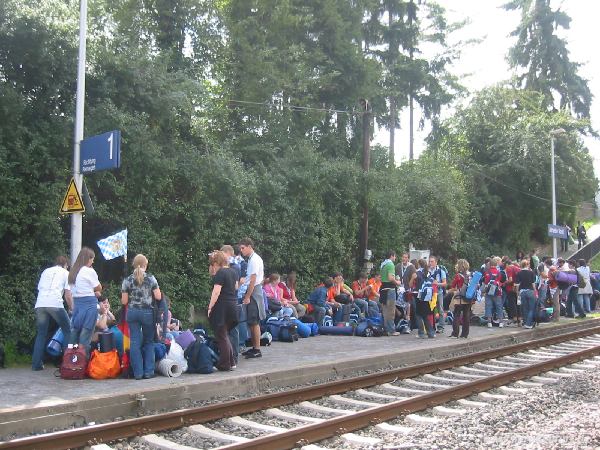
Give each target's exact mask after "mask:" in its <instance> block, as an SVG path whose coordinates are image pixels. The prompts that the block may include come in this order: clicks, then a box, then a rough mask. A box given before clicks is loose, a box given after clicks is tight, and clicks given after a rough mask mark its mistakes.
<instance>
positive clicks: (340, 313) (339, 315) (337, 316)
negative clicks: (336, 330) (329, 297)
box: [332, 305, 344, 325]
mask: <svg viewBox="0 0 600 450" xmlns="http://www.w3.org/2000/svg"><path fill="white" fill-rule="evenodd" d="M332 309H333V308H332ZM343 318H344V309H343V308H342V305H340V307H339V308H338V309H336V310H335V311H333V317H332V319H333V324H334V325H335V324H338V323H340V322H341V321H342V319H343Z"/></svg>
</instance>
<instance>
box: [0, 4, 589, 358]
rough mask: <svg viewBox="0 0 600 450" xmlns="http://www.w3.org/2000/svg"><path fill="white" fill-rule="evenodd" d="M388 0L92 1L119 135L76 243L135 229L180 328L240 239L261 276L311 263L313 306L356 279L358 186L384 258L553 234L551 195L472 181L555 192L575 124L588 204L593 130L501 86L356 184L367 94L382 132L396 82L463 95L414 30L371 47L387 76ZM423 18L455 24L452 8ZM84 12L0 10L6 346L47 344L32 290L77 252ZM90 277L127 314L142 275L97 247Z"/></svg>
mask: <svg viewBox="0 0 600 450" xmlns="http://www.w3.org/2000/svg"><path fill="white" fill-rule="evenodd" d="M384 3H386V2H379V1H374V0H363V1H355V2H354V1H353V2H348V1H345V0H311V1H306V0H278V1H275V0H269V1H258V0H202V1H200V0H198V1H193V0H176V1H170V2H167V1H160V0H143V1H132V0H117V1H110V2H109V1H105V0H94V1H90V11H89V30H90V31H89V39H88V70H87V80H86V83H87V89H86V111H85V136H86V137H87V136H92V135H95V134H98V133H101V132H104V131H107V130H113V129H119V130H121V131H122V136H123V142H122V158H121V159H122V167H121V168H120V170H118V171H111V172H99V173H94V174H90V175H88V176H86V177H85V178H86V183H87V186H88V188H89V191H90V193H91V197H92V200H93V202H94V204H95V207H96V212H95V214H93V215H90V214H87V215H85V216H84V224H83V242H84V245H88V246H90V247H92V248H94V249H95V250H96V251H97V247H96V244H95V243H96V241H97V240H99V239H101V238H104V237H106V236H108V235H109V234H112V233H114V232H115V231H118V230H121V229H122V228H125V227H127V228H128V230H129V243H128V244H129V256H130V257H132V256H133V255H135V254H136V253H140V252H141V253H144V254H146V255H147V256H148V258H149V260H150V268H149V270H150V271H151V272H153V273H154V274H155V275H156V276H157V278H158V281H159V283H160V285H161V288H162V290H163V291H164V292H165V293H167V295H169V296H170V297H171V299H172V301H173V309H174V314H175V315H176V316H179V317H181V318H186V317H187V315H188V313H187V312H188V309H189V307H190V306H192V305H193V306H195V307H197V308H202V307H204V306H205V305H206V303H207V300H208V295H209V290H210V280H209V277H208V273H207V257H206V255H207V253H208V252H209V251H211V250H213V249H215V248H217V247H219V246H221V245H222V244H224V243H236V242H237V241H238V240H239V239H240V238H242V237H244V236H250V237H252V238H253V239H254V240H255V241H256V243H257V251H258V253H259V254H261V255H262V256H263V258H264V260H265V264H266V271H267V272H272V271H278V272H282V273H285V272H287V271H289V270H292V269H293V270H296V271H298V272H299V275H300V292H301V294H302V295H305V294H306V293H307V292H308V290H309V289H310V288H311V287H312V286H313V285H314V283H315V282H316V281H317V280H318V279H319V278H321V277H322V276H323V275H325V274H327V273H331V272H332V271H334V270H340V269H341V270H343V271H344V273H346V274H347V276H348V278H350V277H352V276H354V274H355V273H356V271H357V269H358V265H357V260H358V259H359V258H358V250H357V247H358V234H359V228H360V223H361V215H362V207H361V205H362V202H363V200H364V199H365V195H366V199H367V202H368V205H369V208H370V228H369V236H370V240H369V247H370V248H372V249H373V250H374V253H375V257H376V264H377V262H378V261H379V260H380V258H381V257H382V255H383V253H384V252H385V251H386V249H388V248H395V249H397V250H401V249H405V248H407V247H408V245H409V243H412V244H413V245H414V246H415V247H416V248H430V249H432V250H433V251H434V252H435V253H438V254H441V255H442V256H443V257H444V258H447V259H448V260H452V259H454V258H456V257H457V256H467V257H468V258H471V259H473V260H478V259H480V258H482V257H483V256H485V255H486V254H488V253H489V252H492V251H496V250H497V249H499V248H502V247H503V246H515V245H523V246H526V245H527V243H528V241H529V239H530V238H531V237H536V236H537V237H541V236H542V234H543V233H542V231H541V230H543V228H544V226H545V224H546V223H547V221H548V218H547V216H548V214H549V210H548V208H547V205H545V204H544V203H542V202H540V201H536V200H535V199H531V200H529V199H527V198H525V197H523V196H519V195H516V194H515V192H513V191H511V190H505V189H504V188H502V187H501V185H498V184H497V183H495V182H492V181H490V180H489V179H488V178H484V175H479V174H485V176H487V177H491V178H492V179H495V180H502V182H503V183H505V184H511V185H514V186H518V188H519V190H529V191H531V192H535V193H537V194H538V195H539V196H540V197H544V198H547V197H548V196H549V195H548V180H547V177H545V176H543V174H544V173H548V170H547V167H545V166H546V165H547V164H548V160H547V152H548V145H549V141H548V131H549V130H550V129H552V128H556V127H563V128H565V129H567V130H568V131H570V134H569V137H568V138H566V139H565V138H561V139H560V140H559V141H558V146H557V154H558V157H559V162H558V179H559V180H561V179H567V177H569V176H571V177H572V176H573V174H574V173H578V174H581V175H580V176H579V179H580V180H582V182H581V185H580V186H578V187H575V188H573V189H569V190H567V189H565V188H564V187H563V188H561V190H560V191H559V200H560V201H561V202H562V203H564V204H568V205H575V204H577V203H578V202H580V201H581V200H582V199H588V198H590V197H591V196H592V194H593V191H594V190H595V189H596V184H595V181H594V178H593V175H592V174H591V172H590V170H591V166H589V155H587V153H586V150H585V149H584V148H583V147H582V145H581V142H580V141H579V139H578V135H577V131H578V130H580V129H582V127H584V126H585V124H584V123H580V122H576V121H573V120H572V119H570V118H569V117H568V116H567V115H565V114H552V113H550V112H548V111H547V110H546V109H544V108H543V107H542V106H541V103H542V102H541V100H540V97H539V96H538V95H537V94H532V93H528V92H521V91H513V90H504V89H497V90H490V91H484V92H482V93H480V94H479V95H478V96H477V97H476V98H475V99H474V101H473V103H472V105H471V106H470V107H468V108H465V109H464V110H461V111H459V112H458V113H457V115H456V116H455V117H454V118H452V119H450V120H449V121H448V122H447V123H445V124H443V126H442V127H441V128H440V129H439V130H436V133H435V134H434V136H433V137H432V140H431V149H430V151H429V152H428V153H427V154H426V155H424V156H422V157H421V158H419V159H418V160H415V161H412V162H410V163H408V164H404V165H402V166H401V167H395V166H394V164H390V161H389V156H388V155H389V154H388V151H387V149H385V148H381V147H375V148H374V149H373V150H372V158H371V170H370V172H369V173H364V171H363V170H362V169H361V166H360V161H361V150H362V141H363V136H362V122H363V115H362V109H361V106H360V99H361V98H367V99H370V100H372V101H371V103H372V104H373V115H374V120H377V121H378V122H379V123H387V122H386V121H387V119H388V118H389V102H386V101H385V99H387V98H389V92H388V89H390V88H391V87H393V89H394V95H395V96H397V97H396V98H398V99H409V98H410V97H411V95H412V96H414V97H415V98H416V99H417V101H418V102H419V103H421V104H422V105H429V106H426V107H425V110H426V114H429V115H428V117H429V118H434V117H435V116H437V115H438V114H439V112H440V108H441V106H442V105H443V104H445V103H447V101H449V99H450V97H451V95H450V94H449V93H448V92H449V91H448V89H450V90H451V88H452V86H454V85H453V84H452V83H454V80H453V78H452V77H451V75H450V74H448V73H446V69H445V67H446V66H445V64H446V62H448V61H449V59H444V60H443V61H434V60H427V59H426V58H425V57H424V56H423V55H420V54H418V52H417V42H416V41H414V39H415V35H417V34H418V33H416V31H415V30H414V29H413V30H412V31H414V33H413V35H409V36H402V39H404V42H405V43H406V42H408V44H406V45H407V46H404V45H405V44H402V43H400V42H396V41H394V40H393V39H392V40H391V41H390V39H387V38H386V39H387V40H382V41H378V42H379V43H382V42H388V43H389V42H392V43H394V45H400V46H401V47H402V51H403V52H404V54H405V57H406V58H404V59H402V58H399V59H396V60H395V62H394V67H392V66H390V64H388V63H389V61H390V60H389V59H387V58H385V57H381V55H377V54H375V52H374V51H373V48H371V49H369V48H367V47H368V46H367V45H366V44H365V43H366V42H367V41H368V38H367V36H368V35H369V33H373V29H372V27H373V24H372V23H371V24H369V20H370V19H371V18H375V19H377V20H380V19H382V17H383V16H382V13H381V11H382V10H381V8H382V5H383V4H384ZM387 3H389V2H387ZM400 3H402V4H403V5H404V6H405V7H406V5H407V4H410V5H413V6H415V5H414V3H415V2H413V1H410V2H395V4H398V5H399V4H400ZM389 4H390V5H391V3H389ZM417 5H420V2H417ZM384 6H385V5H384ZM401 6H402V5H401ZM427 9H428V10H429V11H433V12H434V13H435V14H434V15H433V16H432V17H435V20H436V21H437V24H438V25H439V26H440V27H441V28H440V29H444V30H446V31H448V32H450V31H451V30H450V29H448V28H447V27H446V28H444V25H445V24H444V22H443V10H442V9H440V8H438V7H437V6H436V5H435V3H433V2H427ZM78 14H79V11H78V2H77V1H75V0H28V1H24V0H4V1H3V2H0V189H1V190H2V193H3V194H4V195H3V200H2V202H1V203H0V249H1V252H0V308H1V309H2V311H3V314H2V316H1V318H0V341H5V340H17V339H21V340H25V341H27V340H30V339H31V338H32V337H33V335H34V332H35V330H34V328H33V323H34V321H33V308H32V306H33V302H34V300H35V286H36V282H37V278H38V276H39V274H40V272H41V270H42V269H43V268H44V267H45V266H47V265H48V264H49V263H50V262H51V260H52V259H53V258H54V256H56V255H57V254H59V253H65V252H66V251H67V248H68V242H69V231H70V228H69V225H70V222H69V218H68V217H64V216H60V215H59V214H58V208H59V203H60V200H61V198H62V195H63V193H64V190H65V188H66V186H67V183H68V181H69V178H70V173H71V171H72V167H71V166H72V162H71V161H72V139H73V138H72V136H73V116H74V93H75V77H76V65H77V64H76V60H77V46H78V42H77V34H78V30H77V28H78ZM402 17H405V19H406V16H402ZM397 18H398V20H400V15H398V16H397ZM405 19H402V20H405ZM406 20H407V19H406ZM407 23H408V22H407ZM411 26H413V27H414V23H413V24H412V25H411ZM407 27H408V28H410V27H409V26H408V25H407ZM408 28H407V29H408ZM379 31H381V30H379ZM379 31H378V32H379ZM415 33H416V34H415ZM388 37H389V36H388ZM438 37H441V35H440V36H438ZM378 39H379V38H378ZM382 39H383V38H382ZM394 39H395V38H394ZM398 39H400V37H399V38H398ZM411 49H412V50H411ZM411 52H414V54H413V55H412V56H411ZM407 58H408V59H407ZM411 58H413V60H412V62H411V60H410V59H411ZM415 64H416V65H418V66H419V67H418V68H415V67H414V65H415ZM413 69H414V73H413V75H414V80H413V81H414V82H413V84H410V83H408V84H407V83H404V84H403V82H402V80H401V78H402V74H403V73H408V72H406V71H409V72H410V71H412V70H413ZM417 69H418V70H417ZM391 74H396V75H394V76H395V77H397V78H394V79H392V78H390V77H391V76H392V75H391ZM390 83H392V84H390ZM417 86H418V87H417ZM382 99H384V100H382ZM404 103H406V102H405V101H404V100H402V101H400V100H399V102H398V106H399V107H400V106H402V105H403V104H404ZM515 105H517V106H515ZM302 106H308V107H311V108H307V109H305V108H300V107H302ZM428 108H429V109H428ZM528 168H529V170H528ZM571 213H572V208H571V206H564V207H563V208H561V214H563V216H566V215H568V214H571ZM97 253H99V252H98V251H97ZM447 265H449V264H447ZM95 268H96V270H97V271H98V273H99V275H100V279H101V281H102V283H103V285H105V287H106V288H107V292H108V293H109V295H110V298H111V300H112V302H113V303H114V304H115V306H116V304H117V303H118V296H119V286H120V282H121V280H122V277H123V274H124V270H126V272H129V270H130V269H131V268H130V267H127V268H125V267H124V265H123V261H122V260H120V259H117V260H113V261H104V260H103V258H102V257H101V256H100V255H98V257H97V259H96V263H95ZM11 348H13V347H11Z"/></svg>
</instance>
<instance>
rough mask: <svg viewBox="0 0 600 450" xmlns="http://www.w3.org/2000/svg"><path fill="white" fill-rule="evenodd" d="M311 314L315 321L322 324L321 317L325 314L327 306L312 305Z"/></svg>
mask: <svg viewBox="0 0 600 450" xmlns="http://www.w3.org/2000/svg"><path fill="white" fill-rule="evenodd" d="M313 309H314V312H313V316H314V318H315V323H316V324H317V325H319V326H322V325H323V318H324V317H325V316H326V315H327V311H328V310H327V308H326V307H324V306H317V305H313Z"/></svg>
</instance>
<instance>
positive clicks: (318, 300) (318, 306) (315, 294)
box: [307, 277, 333, 326]
mask: <svg viewBox="0 0 600 450" xmlns="http://www.w3.org/2000/svg"><path fill="white" fill-rule="evenodd" d="M331 286H333V279H332V278H331V277H327V278H325V279H324V280H323V284H321V285H319V286H317V287H316V288H315V290H314V291H312V292H311V293H310V295H309V296H308V299H307V303H308V304H309V305H311V307H312V309H313V314H314V317H315V323H316V324H317V325H319V326H321V325H323V318H324V317H325V315H329V316H331V315H332V308H331V305H330V304H329V302H328V301H327V291H328V289H329V288H330V287H331Z"/></svg>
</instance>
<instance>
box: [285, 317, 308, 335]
mask: <svg viewBox="0 0 600 450" xmlns="http://www.w3.org/2000/svg"><path fill="white" fill-rule="evenodd" d="M290 321H291V322H292V323H294V324H295V325H296V328H297V331H298V334H299V335H300V337H302V338H307V337H309V336H310V331H311V327H310V325H309V324H308V323H302V322H301V321H300V320H297V319H290Z"/></svg>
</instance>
